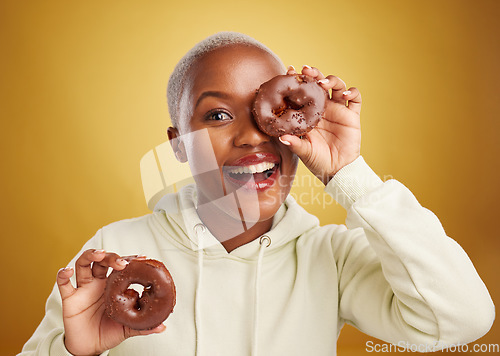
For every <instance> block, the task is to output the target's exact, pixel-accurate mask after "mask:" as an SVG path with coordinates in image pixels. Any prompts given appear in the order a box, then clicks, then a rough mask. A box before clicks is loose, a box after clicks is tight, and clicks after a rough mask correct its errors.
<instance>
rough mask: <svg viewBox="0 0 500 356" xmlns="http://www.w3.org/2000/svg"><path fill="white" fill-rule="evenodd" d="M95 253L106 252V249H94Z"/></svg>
mask: <svg viewBox="0 0 500 356" xmlns="http://www.w3.org/2000/svg"><path fill="white" fill-rule="evenodd" d="M93 253H104V250H94V252H93Z"/></svg>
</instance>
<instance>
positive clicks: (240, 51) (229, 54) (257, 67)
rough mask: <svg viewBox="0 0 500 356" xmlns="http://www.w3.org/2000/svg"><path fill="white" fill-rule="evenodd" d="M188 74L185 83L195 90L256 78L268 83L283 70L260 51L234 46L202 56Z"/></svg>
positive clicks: (258, 49)
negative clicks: (206, 86) (215, 84)
mask: <svg viewBox="0 0 500 356" xmlns="http://www.w3.org/2000/svg"><path fill="white" fill-rule="evenodd" d="M189 74H190V75H188V80H190V81H192V84H193V86H194V87H196V86H200V85H201V86H205V85H206V84H210V83H216V82H221V81H222V82H224V81H228V80H229V81H230V82H231V81H238V82H241V81H243V80H251V79H260V78H268V79H266V80H269V79H271V78H272V77H274V76H276V75H279V74H284V68H283V66H282V65H281V63H280V62H278V61H277V60H276V59H275V58H274V57H273V56H272V55H271V54H269V53H268V52H266V51H264V50H263V49H260V48H258V47H255V46H249V45H241V44H238V45H231V46H225V47H222V48H218V49H216V50H213V51H211V52H209V53H206V54H205V55H203V56H202V57H200V58H198V59H197V60H196V61H195V62H194V64H193V66H192V67H191V70H190V73H189ZM261 83H262V82H260V84H261ZM260 84H259V85H260Z"/></svg>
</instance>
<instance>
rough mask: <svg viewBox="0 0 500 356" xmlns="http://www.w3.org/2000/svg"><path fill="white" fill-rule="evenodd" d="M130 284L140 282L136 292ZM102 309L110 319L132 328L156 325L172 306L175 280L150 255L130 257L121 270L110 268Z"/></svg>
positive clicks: (138, 328) (167, 314)
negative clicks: (141, 286) (144, 257)
mask: <svg viewBox="0 0 500 356" xmlns="http://www.w3.org/2000/svg"><path fill="white" fill-rule="evenodd" d="M131 284H141V285H143V286H144V291H143V292H142V295H141V296H140V295H139V293H138V292H137V291H135V290H133V289H129V287H130V285H131ZM104 298H105V305H106V313H107V315H108V316H109V317H110V318H111V319H113V320H114V321H116V322H118V323H120V324H123V325H125V326H128V327H130V328H132V329H135V330H148V329H152V328H154V327H156V326H158V325H160V324H161V323H162V322H163V321H165V319H167V317H168V316H169V315H170V313H171V312H172V310H173V309H174V306H175V284H174V281H173V279H172V276H171V275H170V273H169V272H168V270H167V268H166V267H165V265H164V264H163V263H162V262H160V261H157V260H153V259H132V260H130V262H129V264H128V265H127V267H125V268H124V269H123V270H121V271H116V270H115V271H113V272H112V273H111V274H110V275H109V277H108V280H107V282H106V289H105V291H104Z"/></svg>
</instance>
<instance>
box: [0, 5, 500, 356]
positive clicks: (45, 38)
mask: <svg viewBox="0 0 500 356" xmlns="http://www.w3.org/2000/svg"><path fill="white" fill-rule="evenodd" d="M499 18H500V1H495V0H492V1H486V0H479V1H440V0H433V1H428V0H423V1H422V0H421V1H398V0H392V1H389V0H382V1H370V0H366V1H361V0H357V1H356V0H354V1H353V0H351V1H333V0H329V1H297V0H287V1H274V2H270V1H266V0H254V1H246V2H237V1H234V0H228V1H218V2H208V1H176V2H169V1H130V0H129V1H124V0H121V1H84V2H74V1H15V0H9V1H5V0H3V1H1V2H0V41H1V42H0V45H1V47H0V68H1V73H2V74H1V77H0V113H1V124H2V125H1V130H0V135H1V137H0V145H1V146H0V152H1V155H2V160H1V163H2V165H1V167H2V168H1V169H2V171H1V172H2V174H1V176H0V182H1V185H0V189H1V192H0V193H1V199H2V203H1V205H0V206H1V207H0V209H1V215H0V216H1V227H2V228H1V235H2V244H1V248H2V258H1V262H0V263H1V269H0V271H1V274H2V279H3V281H2V285H3V288H2V293H1V303H0V305H1V306H2V308H3V311H2V313H1V315H2V322H1V323H0V328H1V329H0V338H1V339H0V353H1V354H3V355H12V354H14V353H16V352H19V351H20V349H21V347H22V345H23V344H24V342H25V341H26V340H27V339H28V338H29V337H30V335H31V334H32V333H33V332H34V330H35V328H36V326H37V325H38V323H39V322H40V320H41V319H42V317H43V315H44V304H45V299H46V297H47V296H48V294H49V292H50V290H51V288H52V285H53V283H54V282H55V274H56V272H57V270H58V269H59V268H60V267H63V266H65V265H66V263H67V262H68V261H69V260H70V259H71V258H72V257H73V256H74V254H76V253H77V251H78V250H79V249H80V248H81V246H82V244H83V243H84V242H85V241H86V240H87V239H89V238H90V237H91V236H93V234H94V233H95V232H96V231H97V230H98V229H99V228H100V227H101V226H103V225H105V224H108V223H110V222H112V221H116V220H120V219H124V218H129V217H134V216H139V215H143V214H146V213H148V210H147V207H146V203H145V200H144V197H143V193H142V186H141V180H140V172H139V161H140V159H141V157H142V156H143V155H144V154H145V153H146V152H147V151H149V150H150V149H152V148H153V147H155V146H157V145H159V144H161V143H162V142H164V141H165V140H166V128H167V127H168V112H167V105H166V100H165V91H166V84H167V80H168V76H169V74H170V72H171V71H172V69H173V67H174V65H175V63H176V62H177V61H178V60H179V59H180V57H181V56H182V55H183V54H184V53H185V52H186V51H187V50H188V49H189V48H190V47H191V46H192V45H194V44H195V43H196V42H197V41H199V40H201V39H202V38H204V37H206V36H208V35H210V34H212V33H214V32H217V31H221V30H233V31H240V32H244V33H247V34H249V35H251V36H253V37H255V38H256V39H258V40H260V41H262V42H263V43H265V44H266V45H268V46H269V47H270V48H271V49H273V50H274V51H275V52H276V53H277V54H278V55H279V56H280V57H281V58H282V59H283V61H284V63H285V64H287V65H288V64H293V65H295V66H296V67H301V66H302V65H303V64H309V65H312V66H317V67H318V68H320V69H321V70H322V71H323V72H324V73H325V74H335V75H338V76H340V77H341V78H343V79H344V80H345V81H346V82H347V84H348V86H351V85H353V86H357V87H358V88H359V89H360V90H361V92H362V95H363V99H364V104H363V110H362V123H363V145H362V154H363V155H364V157H365V159H366V160H367V162H368V163H369V164H370V165H371V166H372V168H373V169H374V170H375V171H376V172H377V173H378V174H379V175H380V176H381V177H382V178H384V176H385V178H388V177H394V178H396V179H398V180H400V181H401V182H403V183H404V184H405V185H406V186H408V187H409V188H410V189H411V190H412V191H413V192H414V194H415V195H416V196H417V198H418V199H419V201H420V202H421V203H422V204H423V205H424V206H426V207H428V208H429V209H431V210H432V211H434V212H435V213H436V214H437V215H438V216H439V217H440V219H441V221H442V223H443V225H444V227H445V229H446V231H447V232H448V234H449V235H450V236H452V237H453V238H454V239H456V240H457V241H458V242H459V243H460V244H461V245H462V246H463V247H464V248H465V250H466V251H467V252H468V254H469V256H470V257H471V259H472V261H473V262H474V264H475V266H476V267H477V269H478V271H479V273H480V275H481V276H482V278H483V280H484V281H485V283H486V285H487V286H488V287H489V289H490V292H491V294H492V296H493V298H494V300H495V301H496V304H497V305H498V304H499V303H500V283H499V273H498V271H499V262H498V253H499V251H500V243H499V240H500V238H499V233H498V220H499V218H498V217H497V215H498V209H497V203H498V200H499V198H500V196H499V195H500V194H499V190H500V189H499V182H500V179H499V178H500V170H499V164H498V154H499V153H500V146H499V144H498V143H497V140H498V137H499V131H500V130H499V128H500V124H499V122H500V108H499V100H498V96H499V94H500V84H499V83H500V69H499V63H500V40H499V27H498V19H499ZM299 173H300V174H302V175H303V174H306V173H305V172H304V170H303V169H302V170H301V171H299ZM298 178H300V177H298ZM298 182H299V184H297V187H296V188H294V193H295V194H301V193H303V195H302V197H303V199H304V200H303V201H302V203H303V205H304V206H305V208H306V209H308V210H309V211H311V212H313V213H315V214H317V215H318V216H319V217H320V218H321V221H322V223H332V222H334V223H342V222H343V219H344V217H345V213H344V212H343V211H342V209H341V208H340V207H339V206H337V205H335V204H328V205H329V206H328V210H327V211H325V210H324V209H323V207H322V206H321V204H322V203H321V204H318V201H313V199H311V201H309V202H308V201H307V199H306V198H307V196H308V195H311V196H312V194H317V193H316V192H320V193H321V189H320V188H319V187H317V186H314V187H313V188H311V187H310V186H309V185H308V184H307V182H306V181H305V180H302V181H298ZM326 202H327V203H329V201H326ZM499 336H500V328H499V327H498V326H496V325H494V326H493V329H492V330H491V331H490V333H489V334H487V335H486V336H485V337H484V338H482V339H481V340H480V341H478V342H480V343H500V340H499ZM332 337H333V336H332ZM366 340H371V339H370V338H368V337H366V336H364V335H362V334H361V333H359V332H357V331H356V330H354V329H353V328H350V327H346V328H344V330H343V333H342V336H341V337H340V341H339V353H340V355H350V354H364V349H365V342H366Z"/></svg>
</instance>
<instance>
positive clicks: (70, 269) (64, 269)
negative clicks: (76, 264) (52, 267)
mask: <svg viewBox="0 0 500 356" xmlns="http://www.w3.org/2000/svg"><path fill="white" fill-rule="evenodd" d="M72 270H73V267H64V268H61V269H60V270H59V272H68V271H72Z"/></svg>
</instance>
